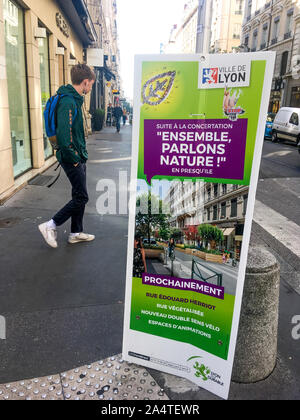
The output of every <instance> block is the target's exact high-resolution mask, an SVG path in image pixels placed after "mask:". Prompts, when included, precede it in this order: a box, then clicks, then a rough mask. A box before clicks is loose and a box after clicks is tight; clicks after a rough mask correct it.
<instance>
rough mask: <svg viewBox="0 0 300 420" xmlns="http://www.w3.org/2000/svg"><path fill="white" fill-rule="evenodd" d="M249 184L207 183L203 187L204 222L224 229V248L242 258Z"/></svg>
mask: <svg viewBox="0 0 300 420" xmlns="http://www.w3.org/2000/svg"><path fill="white" fill-rule="evenodd" d="M248 191H249V187H248V186H243V185H231V184H214V183H210V182H209V183H205V184H204V185H203V189H202V199H203V201H204V218H203V221H204V223H210V224H212V225H214V226H217V227H218V228H219V229H221V230H222V231H223V235H224V242H223V244H221V247H222V248H225V249H227V250H228V251H231V252H232V255H233V257H234V258H236V259H238V260H239V258H240V253H241V246H242V241H243V233H244V224H245V215H246V211H247V203H248Z"/></svg>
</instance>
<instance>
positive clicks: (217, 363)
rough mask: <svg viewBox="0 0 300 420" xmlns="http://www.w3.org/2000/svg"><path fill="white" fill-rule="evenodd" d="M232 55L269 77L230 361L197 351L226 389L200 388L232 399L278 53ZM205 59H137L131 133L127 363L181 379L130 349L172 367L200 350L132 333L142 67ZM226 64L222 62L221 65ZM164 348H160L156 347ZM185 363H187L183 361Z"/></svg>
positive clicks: (204, 385) (198, 56) (210, 385)
mask: <svg viewBox="0 0 300 420" xmlns="http://www.w3.org/2000/svg"><path fill="white" fill-rule="evenodd" d="M230 56H231V57H236V56H238V57H241V56H244V57H247V58H248V59H249V60H251V62H252V61H259V60H264V61H266V70H265V78H264V84H263V91H262V100H261V106H260V115H259V121H258V126H257V135H256V140H255V150H254V156H253V164H252V172H251V178H250V184H249V195H248V207H247V214H246V218H245V229H244V237H243V247H242V252H241V262H240V267H239V273H238V282H237V290H236V296H235V305H234V313H233V321H232V330H231V337H230V346H229V352H228V359H227V361H225V360H223V359H220V358H219V357H216V356H214V355H212V354H210V353H206V352H205V351H203V350H201V349H197V351H198V352H201V355H203V359H202V361H203V363H205V364H206V365H207V366H210V367H211V366H213V370H214V371H216V372H218V373H220V374H221V376H222V381H223V382H224V387H223V388H221V387H220V386H219V385H218V386H217V385H215V384H214V383H213V382H212V381H207V382H203V381H202V382H198V383H197V385H198V386H200V387H202V388H204V389H206V390H208V391H210V392H212V393H214V394H216V395H218V396H220V397H221V398H224V399H228V395H229V390H230V380H231V375H232V369H233V362H234V355H235V347H236V340H237V334H238V326H239V319H240V311H241V304H242V297H243V289H244V281H245V272H246V265H247V256H248V250H249V242H250V235H251V227H252V220H253V213H254V206H255V196H256V190H257V183H258V176H259V168H260V161H261V155H262V148H263V141H264V131H265V123H266V115H267V112H268V105H269V97H270V92H271V85H272V76H273V70H274V65H275V58H276V53H275V52H258V53H241V54H237V55H235V54H234V55H233V54H230ZM202 57H205V59H206V60H207V59H209V57H210V55H205V54H195V55H138V56H136V57H135V71H134V80H135V92H134V111H133V115H134V118H133V134H132V139H133V143H132V167H131V183H130V205H129V226H128V253H127V270H126V296H125V313H124V333H123V334H124V335H123V359H124V360H126V361H128V362H131V363H135V364H140V365H143V366H146V367H149V368H152V369H156V370H161V371H163V372H166V373H170V374H172V375H178V376H179V372H178V371H177V370H174V369H173V368H171V367H167V366H163V367H162V366H161V367H160V365H158V364H154V363H151V362H147V361H145V360H142V359H138V358H135V357H131V356H129V355H128V351H134V352H136V353H141V354H147V355H148V356H150V357H151V356H154V357H155V356H156V357H158V354H159V357H160V358H161V359H164V360H166V361H169V362H171V363H178V364H181V363H184V360H186V359H184V358H183V356H184V354H186V355H188V354H191V350H192V349H196V348H195V346H193V345H190V344H186V343H181V342H177V341H174V340H170V339H165V338H161V337H156V336H152V335H150V334H146V333H141V332H138V331H134V330H131V329H130V313H131V295H132V270H133V247H134V246H133V245H134V234H135V210H136V204H135V203H136V196H137V191H136V189H137V172H138V152H139V127H140V109H141V105H142V103H141V84H142V63H143V62H145V61H146V62H149V61H150V62H155V61H156V62H168V61H186V62H188V61H192V62H194V61H198V62H199V64H200V59H201V58H202ZM222 57H223V59H224V55H223V54H214V59H215V58H220V59H221V60H222ZM221 62H222V61H221ZM158 347H159V350H157V348H158ZM180 360H182V361H180ZM180 376H182V377H185V378H187V379H189V380H191V381H193V382H195V383H196V381H195V377H192V375H191V374H188V373H187V372H182V373H181V374H180Z"/></svg>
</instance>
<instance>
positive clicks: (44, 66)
mask: <svg viewBox="0 0 300 420" xmlns="http://www.w3.org/2000/svg"><path fill="white" fill-rule="evenodd" d="M38 44H39V55H40V75H41V94H42V97H41V100H42V110H43V112H44V109H45V106H46V103H47V101H48V99H49V98H50V96H51V94H50V71H49V43H48V35H47V38H39V39H38ZM43 139H44V155H45V159H47V158H48V157H50V156H52V155H53V150H52V147H51V145H50V142H49V140H48V138H47V135H46V130H45V121H44V118H43Z"/></svg>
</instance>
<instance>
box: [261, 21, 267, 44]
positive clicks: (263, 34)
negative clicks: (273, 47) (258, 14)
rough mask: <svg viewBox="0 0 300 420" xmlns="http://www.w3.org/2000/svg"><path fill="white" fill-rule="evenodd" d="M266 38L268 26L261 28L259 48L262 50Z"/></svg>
mask: <svg viewBox="0 0 300 420" xmlns="http://www.w3.org/2000/svg"><path fill="white" fill-rule="evenodd" d="M267 36H268V24H265V25H264V26H263V30H262V35H261V45H260V48H261V49H264V48H266V46H267Z"/></svg>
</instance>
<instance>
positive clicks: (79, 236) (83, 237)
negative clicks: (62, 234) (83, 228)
mask: <svg viewBox="0 0 300 420" xmlns="http://www.w3.org/2000/svg"><path fill="white" fill-rule="evenodd" d="M94 239H95V235H89V234H88V233H76V234H75V235H70V236H69V239H68V242H69V244H77V243H78V242H91V241H93V240H94Z"/></svg>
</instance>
